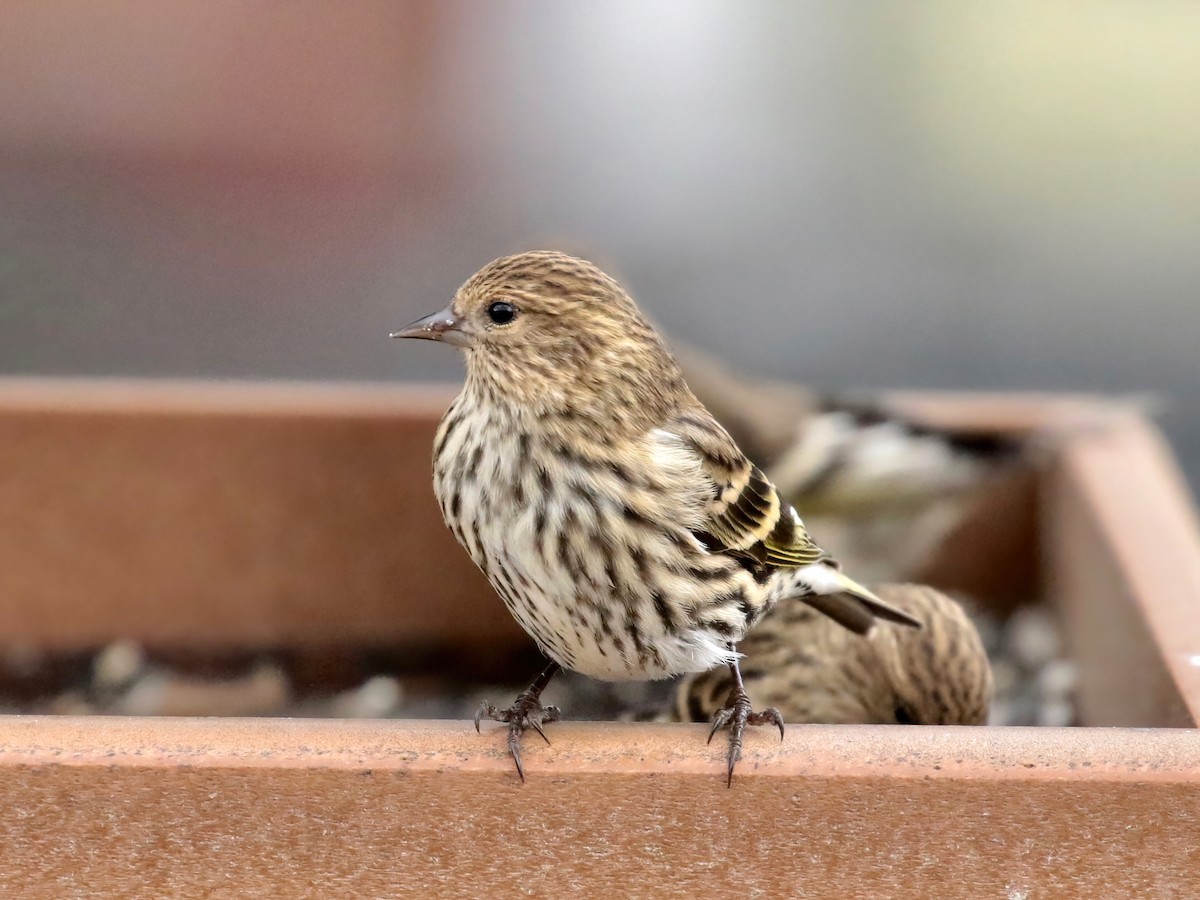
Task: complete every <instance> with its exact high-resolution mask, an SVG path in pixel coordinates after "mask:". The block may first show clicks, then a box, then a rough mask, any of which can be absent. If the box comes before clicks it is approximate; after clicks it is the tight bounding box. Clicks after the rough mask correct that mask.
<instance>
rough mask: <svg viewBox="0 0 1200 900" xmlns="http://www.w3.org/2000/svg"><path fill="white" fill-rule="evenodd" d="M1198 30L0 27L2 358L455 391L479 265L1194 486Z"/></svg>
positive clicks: (547, 6) (1094, 11)
mask: <svg viewBox="0 0 1200 900" xmlns="http://www.w3.org/2000/svg"><path fill="white" fill-rule="evenodd" d="M1198 38H1200V7H1198V6H1196V5H1194V4H1189V3H1182V2H1167V0H1163V2H1156V3H1138V2H1134V0H1129V2H1116V0H1108V2H1105V0H1097V2H1093V3H1090V4H1087V5H1085V6H1081V5H1079V4H1075V3H1068V2H1064V0H1057V2H1032V0H1018V2H1009V3H1004V4H991V3H961V2H950V0H929V2H923V3H919V4H916V3H913V4H885V3H872V4H848V3H839V2H836V0H827V2H805V3H746V4H727V3H716V2H700V3H695V2H682V0H680V2H661V3H654V4H641V3H635V2H632V0H629V2H603V3H602V2H599V0H595V2H580V3H572V4H557V3H552V2H549V0H546V2H511V0H501V2H493V3H488V4H482V3H480V4H474V3H465V2H438V3H433V2H429V3H418V2H405V3H396V2H373V0H372V2H349V3H343V4H327V3H317V2H307V0H296V2H290V3H267V2H233V0H216V2H207V3H176V4H161V3H153V2H149V0H136V2H134V0H130V2H117V3H106V4H93V5H91V6H87V5H80V4H68V3H65V2H60V0H42V2H39V3H33V2H28V3H26V2H18V3H9V4H5V5H3V6H0V368H2V370H3V371H6V372H54V373H96V374H152V375H183V376H191V375H211V376H246V377H264V378H279V377H314V378H329V377H332V378H453V377H457V374H458V372H459V368H458V362H457V361H456V360H454V359H453V358H452V356H451V354H448V353H446V352H439V351H444V348H437V347H423V346H422V347H408V346H405V347H397V346H394V345H392V344H389V343H388V341H387V340H386V339H385V338H384V337H383V335H384V334H385V333H386V331H387V330H389V329H390V328H393V327H395V326H396V325H397V324H401V323H403V322H406V321H408V320H409V319H411V318H413V317H415V316H416V315H418V314H419V313H421V312H424V311H428V310H430V309H433V308H435V307H437V306H439V305H441V304H442V303H443V302H444V301H445V300H446V298H447V297H448V296H449V294H450V292H451V291H452V290H453V289H454V287H455V286H456V285H457V284H458V283H459V282H460V281H461V280H463V279H464V278H465V277H466V276H467V275H469V274H470V273H471V272H472V271H473V270H474V269H476V268H477V267H478V266H479V265H481V264H482V263H484V262H486V261H487V260H489V259H491V258H492V257H494V256H497V255H499V254H501V253H505V252H509V251H512V250H515V249H521V248H526V247H531V246H535V245H543V244H557V245H560V246H566V247H570V248H574V249H578V250H579V251H580V252H585V253H588V254H591V255H593V256H595V257H597V258H598V259H600V260H602V261H604V262H605V263H607V264H609V265H611V266H612V267H613V268H615V269H616V270H617V271H618V272H619V274H620V275H622V276H623V277H624V278H625V280H626V281H627V282H628V283H629V285H630V286H631V287H632V288H633V289H634V291H635V293H636V294H637V295H638V296H639V297H640V298H641V299H642V301H643V303H644V305H646V306H647V307H648V308H649V309H650V310H651V312H652V313H653V314H654V315H655V316H656V317H657V318H658V319H659V320H660V321H661V322H662V323H663V324H664V325H665V326H666V327H667V328H669V330H670V331H671V332H672V333H673V334H675V335H678V336H680V337H685V338H688V339H690V340H692V341H694V342H697V343H701V344H704V345H707V346H709V347H710V348H712V349H714V350H717V351H719V352H721V353H723V354H724V355H726V356H728V357H730V358H732V359H734V360H736V361H740V362H742V363H744V364H746V365H753V366H758V367H762V368H765V369H768V370H770V371H772V372H774V373H776V374H782V375H788V376H791V377H795V378H798V379H804V380H806V381H815V382H820V383H824V384H832V385H871V384H877V385H916V386H944V387H980V388H1010V387H1011V388H1048V389H1088V390H1093V389H1094V390H1108V391H1158V392H1162V393H1163V394H1165V395H1166V396H1167V398H1168V401H1169V404H1170V406H1169V411H1168V413H1167V418H1166V424H1167V427H1168V430H1169V431H1170V433H1171V434H1172V435H1173V436H1174V437H1175V438H1176V440H1177V442H1178V444H1179V446H1180V448H1181V452H1182V454H1183V455H1184V456H1185V458H1186V459H1187V460H1188V461H1189V463H1190V465H1191V466H1192V471H1193V473H1200V365H1197V363H1196V362H1195V359H1194V357H1195V349H1194V344H1195V343H1196V340H1197V335H1198V334H1200V291H1198V285H1200V254H1198V253H1197V252H1196V247H1198V246H1200V115H1197V105H1196V99H1195V98H1196V97H1198V96H1200V54H1197V53H1196V52H1195V47H1196V46H1197V39H1198Z"/></svg>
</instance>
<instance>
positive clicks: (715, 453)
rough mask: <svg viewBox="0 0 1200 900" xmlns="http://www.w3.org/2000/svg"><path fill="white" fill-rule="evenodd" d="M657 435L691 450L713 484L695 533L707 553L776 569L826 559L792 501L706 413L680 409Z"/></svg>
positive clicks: (826, 555) (826, 556) (796, 566)
mask: <svg viewBox="0 0 1200 900" xmlns="http://www.w3.org/2000/svg"><path fill="white" fill-rule="evenodd" d="M658 435H659V436H660V439H662V440H675V441H677V442H678V443H679V444H680V445H681V446H682V447H684V448H686V449H687V450H688V451H690V452H691V453H692V454H693V455H694V456H695V457H696V459H697V461H698V463H699V466H700V469H701V471H702V472H703V474H704V475H705V476H707V477H708V478H709V479H710V480H711V482H712V484H713V485H714V490H713V492H712V494H711V495H710V497H709V500H708V505H707V507H706V509H705V510H704V512H703V517H702V523H701V525H700V528H699V529H698V530H697V532H696V536H697V537H698V538H699V539H700V540H701V541H702V542H703V543H704V544H705V546H707V547H708V549H709V550H710V551H713V552H726V553H730V554H732V555H735V556H740V557H743V558H749V559H753V560H754V561H756V562H758V563H760V564H762V565H767V566H777V567H780V568H801V567H803V566H808V565H812V564H813V563H815V562H820V561H821V560H825V559H828V558H829V555H828V554H827V553H826V552H825V551H824V550H822V549H821V548H820V547H818V546H817V545H816V543H815V542H814V541H813V539H812V538H811V537H809V535H808V532H807V531H806V530H805V528H804V523H803V522H802V521H801V520H800V516H799V515H797V514H796V510H795V509H794V508H793V507H792V505H791V504H789V503H788V502H787V501H786V500H784V499H783V497H782V496H780V494H779V491H778V490H776V489H775V486H774V485H773V484H771V482H770V481H768V480H767V477H766V476H765V475H764V474H763V473H762V470H761V469H759V468H758V466H756V465H754V464H753V463H751V462H750V461H749V460H748V459H746V457H745V455H744V454H743V453H742V451H741V450H740V449H738V446H737V444H735V443H734V442H733V438H731V437H730V436H729V433H728V432H726V431H725V429H724V428H722V427H721V426H720V425H719V424H718V423H717V422H716V420H714V419H713V418H712V416H711V415H709V414H708V413H706V412H704V411H699V410H697V411H691V412H685V413H680V414H679V415H677V416H675V417H674V418H673V419H672V420H671V421H669V422H668V423H667V424H666V426H665V427H664V428H662V429H659V431H658Z"/></svg>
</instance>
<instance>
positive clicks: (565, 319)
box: [392, 250, 687, 424]
mask: <svg viewBox="0 0 1200 900" xmlns="http://www.w3.org/2000/svg"><path fill="white" fill-rule="evenodd" d="M392 337H406V338H423V339H426V340H435V341H441V342H443V343H447V344H452V345H454V346H456V347H460V348H461V349H463V350H464V351H465V352H466V356H467V369H468V384H469V385H472V384H473V385H474V386H476V387H478V388H481V389H484V390H486V391H487V393H488V394H489V396H490V397H491V398H492V399H494V400H495V401H496V402H506V401H508V400H512V401H515V403H516V404H520V405H524V406H526V407H529V408H532V409H534V410H536V411H538V412H541V413H547V412H551V413H552V412H555V411H569V412H570V413H571V414H574V415H580V414H583V415H586V414H593V415H594V416H595V417H596V418H598V419H601V420H602V419H604V418H605V417H609V418H611V417H614V416H615V417H616V418H617V419H626V418H628V414H629V412H630V411H632V410H633V409H636V408H638V407H642V408H645V407H646V406H649V407H652V408H661V407H663V406H664V405H666V404H669V403H673V402H676V401H677V399H678V398H677V396H675V395H676V394H678V393H679V392H681V391H682V392H686V391H687V389H686V387H684V386H683V379H682V376H681V375H680V374H679V368H678V366H677V365H676V363H675V361H674V359H673V358H672V357H671V355H670V353H669V352H668V351H667V349H666V347H665V345H664V344H663V342H662V339H661V338H660V337H659V335H658V333H657V332H656V331H655V329H654V327H653V326H652V325H651V324H650V323H649V321H648V320H647V319H646V318H645V316H643V315H642V313H641V311H640V310H639V309H638V307H637V305H636V304H635V303H634V302H633V300H632V299H631V298H630V296H629V295H628V294H627V293H625V291H624V290H622V288H621V286H620V285H619V284H617V282H616V281H614V280H613V279H612V278H610V277H609V276H608V275H606V274H604V273H603V272H602V271H600V269H598V268H597V267H596V266H594V265H593V264H592V263H590V262H586V261H584V260H581V259H576V258H574V257H571V256H567V255H565V254H562V253H556V252H553V251H548V250H536V251H531V252H528V253H519V254H516V255H515V256H506V257H503V258H501V259H497V260H495V261H494V262H491V263H489V264H488V265H486V266H484V267H483V268H482V269H481V270H480V271H478V272H477V273H475V274H474V275H472V276H471V277H470V278H469V279H468V280H467V281H466V283H465V284H463V286H462V287H460V288H459V289H458V292H457V293H456V294H455V296H454V300H453V301H452V302H451V303H450V305H449V306H447V307H446V308H445V309H443V310H440V311H439V312H436V313H434V314H432V315H430V316H426V317H425V318H423V319H420V320H418V321H416V322H414V323H412V324H411V325H409V326H408V327H407V328H404V329H402V330H400V331H397V332H395V333H394V334H393V335H392ZM614 424H616V423H615V422H614Z"/></svg>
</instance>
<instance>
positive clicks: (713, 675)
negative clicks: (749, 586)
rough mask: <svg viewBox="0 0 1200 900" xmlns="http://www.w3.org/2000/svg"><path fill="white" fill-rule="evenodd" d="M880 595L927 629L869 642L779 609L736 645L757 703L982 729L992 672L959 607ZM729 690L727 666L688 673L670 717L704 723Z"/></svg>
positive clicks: (801, 609)
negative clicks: (696, 673)
mask: <svg viewBox="0 0 1200 900" xmlns="http://www.w3.org/2000/svg"><path fill="white" fill-rule="evenodd" d="M875 594H876V595H877V596H878V597H880V598H881V599H883V600H886V601H887V602H889V603H891V604H892V605H893V606H895V607H896V608H898V609H902V610H904V611H905V612H907V613H910V614H911V615H912V616H914V617H915V618H918V619H920V620H921V622H922V623H923V624H924V626H925V627H924V628H922V629H921V630H920V631H911V630H908V629H897V628H889V629H886V630H880V631H878V632H876V633H875V634H873V635H872V636H871V637H870V638H867V639H863V638H861V637H858V636H857V635H853V634H851V633H850V632H848V631H846V630H845V629H843V628H839V627H837V626H836V625H834V624H833V623H832V622H831V621H830V620H829V619H827V618H825V617H823V616H820V615H817V614H815V613H814V612H813V611H812V610H811V609H809V608H808V607H806V606H804V605H803V604H799V603H784V604H780V605H779V606H777V607H775V609H773V610H771V612H770V613H768V614H767V615H766V616H765V617H764V618H763V620H762V621H761V622H759V623H758V625H757V626H756V627H755V629H754V630H753V631H752V632H750V634H748V635H747V636H746V639H745V640H744V641H742V643H741V645H740V647H739V649H740V650H741V651H742V653H743V654H744V656H743V658H742V677H743V678H744V679H745V687H746V693H747V694H749V696H750V699H751V702H753V703H769V704H771V705H772V706H775V707H776V708H778V709H779V710H780V711H781V712H782V713H783V715H785V716H787V719H788V721H789V722H808V723H818V722H820V723H826V724H843V725H853V724H877V725H888V724H900V725H983V724H985V723H986V722H987V717H988V707H989V705H990V703H991V697H992V670H991V666H990V665H989V664H988V658H987V653H986V652H985V651H984V648H983V642H982V641H981V640H980V637H979V632H978V631H976V629H975V626H974V625H973V624H972V623H971V620H970V619H969V618H968V617H967V614H966V613H965V612H963V609H962V607H961V606H959V605H958V604H957V603H955V602H954V601H953V600H952V599H950V598H949V597H947V596H946V595H945V594H943V593H941V592H940V591H937V590H934V589H933V588H931V587H925V586H923V585H916V584H883V585H877V586H875ZM730 687H731V681H730V679H729V676H728V675H727V674H726V673H725V672H723V671H721V670H715V671H712V672H705V673H702V674H699V675H691V676H688V677H687V678H685V679H683V681H681V682H680V683H679V687H678V690H677V691H676V694H675V698H676V702H675V710H674V714H673V716H672V717H673V718H674V719H675V720H676V721H684V722H703V721H707V719H708V718H709V716H711V715H712V714H713V712H715V711H716V710H718V709H720V708H721V706H722V702H723V698H724V696H725V694H726V693H728V691H729V689H730Z"/></svg>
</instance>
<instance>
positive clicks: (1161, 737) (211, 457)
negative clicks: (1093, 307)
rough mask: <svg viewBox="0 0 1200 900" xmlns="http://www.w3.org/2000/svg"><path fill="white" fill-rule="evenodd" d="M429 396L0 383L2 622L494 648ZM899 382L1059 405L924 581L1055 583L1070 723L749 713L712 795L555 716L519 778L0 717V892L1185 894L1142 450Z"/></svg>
mask: <svg viewBox="0 0 1200 900" xmlns="http://www.w3.org/2000/svg"><path fill="white" fill-rule="evenodd" d="M449 397H450V393H449V392H448V391H447V390H446V389H417V388H401V387H371V386H303V385H289V386H283V385H265V384H257V385H232V384H222V385H215V384H191V383H175V384H172V383H166V384H164V383H157V382H156V383H153V384H150V383H142V382H79V381H57V380H55V381H47V380H19V379H7V380H2V381H0V509H2V510H3V515H0V636H2V637H3V640H4V641H6V642H8V643H9V644H24V645H33V646H39V647H46V648H51V649H55V650H62V651H69V650H82V649H86V648H94V647H96V646H98V645H102V644H104V643H106V642H108V641H111V640H115V639H118V638H129V639H133V640H136V641H139V642H141V643H143V644H145V645H148V646H162V647H177V648H184V649H190V650H192V651H196V652H204V651H206V650H208V649H212V648H220V649H229V648H242V649H255V648H262V647H288V646H295V647H317V648H320V647H330V648H337V647H345V646H354V645H377V644H381V643H387V642H397V643H407V644H412V643H414V642H420V643H425V644H428V645H431V646H434V645H436V646H446V647H452V648H455V649H456V650H457V651H459V652H461V653H462V654H463V655H464V656H465V657H467V658H470V657H472V656H483V655H487V656H490V657H492V658H496V657H497V655H499V654H503V653H506V652H509V651H511V650H512V649H513V648H516V647H519V646H521V645H522V644H523V643H524V642H526V641H527V639H526V638H525V637H524V635H523V634H522V633H521V632H520V630H519V628H518V627H517V626H516V625H515V623H513V622H512V620H511V619H510V618H509V616H508V614H507V613H506V612H505V611H504V608H503V606H502V605H501V603H500V602H499V600H498V599H497V598H496V597H495V596H494V594H493V593H492V592H491V590H490V589H489V588H488V587H487V585H486V583H485V582H484V581H483V579H482V577H481V576H480V575H479V574H478V573H477V572H476V571H475V570H474V568H473V566H472V565H471V563H470V562H469V560H468V559H467V557H466V555H465V554H464V553H463V552H462V551H461V550H460V549H459V548H458V547H457V545H455V544H454V543H453V540H452V538H451V537H450V536H449V535H448V534H447V533H446V531H445V529H444V528H443V527H442V524H441V520H440V517H439V515H438V512H437V509H436V505H435V503H434V500H433V496H432V491H431V487H430V477H429V468H430V465H429V462H430V446H431V441H432V436H433V431H434V428H435V426H436V423H437V420H438V418H439V417H440V415H441V412H442V410H443V409H444V407H445V404H446V403H447V401H448V399H449ZM904 402H906V403H909V404H911V405H912V408H913V409H914V410H918V411H919V412H920V413H921V414H922V415H923V416H926V417H929V418H932V419H938V420H940V421H943V422H946V423H953V424H956V425H958V426H966V427H971V428H977V429H979V430H981V431H993V432H995V431H1001V432H1025V431H1028V430H1030V429H1032V428H1035V427H1042V426H1054V425H1055V424H1056V423H1061V424H1063V426H1064V427H1063V428H1061V429H1059V439H1057V440H1055V441H1052V442H1049V443H1048V450H1047V454H1048V458H1047V460H1046V463H1045V465H1044V466H1043V467H1042V468H1041V470H1040V472H1039V473H1038V474H1037V475H1036V477H1021V478H1015V479H1013V480H1010V481H1008V482H1005V483H1003V484H997V485H995V486H994V487H993V488H992V489H991V490H990V491H989V492H988V494H987V496H986V497H985V498H984V500H983V501H982V503H981V505H980V507H979V509H978V510H977V512H976V513H975V514H974V515H973V516H972V517H971V518H970V519H969V520H968V521H967V522H966V523H965V524H964V525H963V527H962V528H961V529H960V530H959V531H958V532H957V533H956V534H955V535H954V536H953V537H952V539H951V540H950V541H949V542H948V543H947V545H946V548H945V550H944V553H943V556H942V558H941V559H940V560H939V561H938V562H937V563H936V564H935V565H934V566H933V568H932V570H931V571H930V572H929V573H928V577H929V579H930V580H931V581H932V582H933V583H935V584H937V585H938V586H941V587H944V588H964V589H968V590H970V591H971V592H972V593H973V594H974V595H975V596H977V597H978V598H980V599H981V600H984V601H986V602H990V603H994V604H997V605H1011V604H1012V603H1014V602H1015V601H1017V600H1018V599H1022V598H1029V597H1033V596H1038V595H1041V596H1045V597H1048V598H1051V599H1053V601H1054V602H1056V603H1057V605H1058V609H1059V612H1060V614H1061V616H1062V619H1063V622H1064V631H1065V633H1066V635H1067V637H1068V640H1069V650H1070V655H1071V657H1072V658H1073V659H1074V660H1075V661H1076V663H1077V664H1078V666H1079V667H1080V672H1081V679H1080V680H1081V683H1080V688H1079V702H1080V711H1081V716H1082V719H1083V721H1084V723H1085V725H1086V726H1087V727H1081V728H1070V729H1057V728H974V729H972V728H962V729H956V728H915V727H902V726H896V727H875V726H857V727H842V726H839V727H833V726H804V727H792V728H790V729H789V730H788V734H787V739H786V741H784V742H783V743H782V744H780V743H779V742H778V740H777V737H776V738H773V737H772V735H771V734H769V733H766V732H765V731H764V732H761V733H760V732H757V731H756V732H755V733H753V734H751V735H750V736H749V737H748V741H747V747H746V752H745V758H744V759H743V762H742V763H741V764H740V766H739V768H738V775H737V778H736V779H735V781H734V784H733V788H732V789H726V787H725V784H724V780H723V778H722V777H721V776H722V771H723V765H724V762H723V748H722V747H720V746H717V745H716V744H714V745H713V746H706V745H705V743H704V733H705V730H704V728H703V727H702V726H698V725H697V726H694V725H642V724H615V723H604V724H602V725H601V724H594V723H586V722H582V723H563V724H560V725H555V726H554V730H553V732H552V734H551V738H552V740H553V741H554V744H553V746H550V747H547V746H545V745H542V744H541V743H540V742H538V741H534V740H531V741H528V742H527V743H526V751H525V759H526V764H527V769H528V773H529V781H528V783H527V784H525V785H522V784H521V783H520V782H519V781H518V780H517V778H516V776H515V774H514V773H513V770H512V763H511V761H510V760H509V759H508V757H507V755H506V752H505V750H504V747H503V741H502V738H501V736H500V734H499V733H498V732H496V733H492V732H490V731H487V730H485V733H484V735H483V736H482V737H481V736H478V735H476V734H475V732H474V729H473V728H472V726H471V725H470V723H467V722H434V721H365V720H343V721H331V720H323V721H318V720H303V719H290V720H289V719H228V720H223V719H195V718H178V719H154V718H146V719H134V718H121V717H87V718H76V717H61V718H58V717H43V716H10V717H0V809H3V811H4V813H3V815H0V885H2V886H3V887H4V889H5V891H4V893H5V895H6V896H13V897H18V896H19V897H39V896H46V897H58V896H77V895H83V894H95V895H97V896H147V897H163V896H177V895H178V896H212V897H224V896H230V897H231V896H280V897H283V896H286V897H305V896H312V897H328V896H346V895H353V896H373V897H374V896H379V897H382V896H399V895H407V894H416V893H422V894H431V895H439V896H440V895H452V894H458V895H463V896H480V895H483V894H485V893H486V894H492V893H497V894H500V895H509V894H532V895H536V896H548V895H562V894H565V893H576V894H580V895H583V896H592V895H596V894H598V893H599V892H601V891H606V892H610V893H613V894H615V895H618V896H625V895H630V894H639V893H640V894H647V895H660V894H662V895H666V894H670V893H676V894H702V893H703V894H709V893H713V894H716V893H721V894H730V895H737V896H752V895H759V896H783V895H796V896H800V895H806V896H809V895H810V896H896V895H902V896H917V895H933V894H936V895H938V896H950V895H961V896H971V897H980V896H999V897H1026V896H1030V897H1033V896H1056V897H1057V896H1093V897H1100V896H1134V895H1153V896H1195V895H1198V894H1200V730H1197V724H1198V722H1200V535H1198V530H1197V523H1196V518H1195V514H1194V512H1193V511H1192V509H1191V507H1190V504H1189V500H1188V492H1187V489H1186V487H1185V485H1184V483H1183V481H1182V479H1181V478H1180V476H1179V474H1178V472H1177V470H1176V468H1175V466H1174V464H1173V462H1172V460H1171V458H1170V455H1169V453H1168V451H1167V450H1166V448H1165V447H1164V444H1163V442H1162V440H1161V438H1160V437H1159V435H1158V434H1157V432H1156V431H1155V429H1154V428H1153V426H1151V425H1150V424H1148V423H1147V422H1146V421H1145V420H1144V419H1143V418H1142V417H1140V416H1139V415H1137V414H1135V413H1131V412H1124V413H1119V414H1117V413H1113V414H1112V415H1108V416H1105V417H1101V418H1102V419H1103V422H1102V424H1099V425H1095V427H1090V426H1089V427H1074V426H1073V425H1071V423H1072V422H1078V421H1082V420H1085V419H1087V420H1089V421H1093V423H1094V422H1095V421H1096V420H1095V417H1090V416H1089V415H1084V413H1088V412H1089V411H1095V410H1097V409H1099V407H1098V405H1097V403H1096V402H1095V401H1090V400H1087V399H1086V398H1066V397H1057V396H1041V397H1039V396H1023V395H1006V396H991V395H956V396H913V397H906V398H904ZM520 674H523V673H520ZM1110 726H1116V727H1110Z"/></svg>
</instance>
